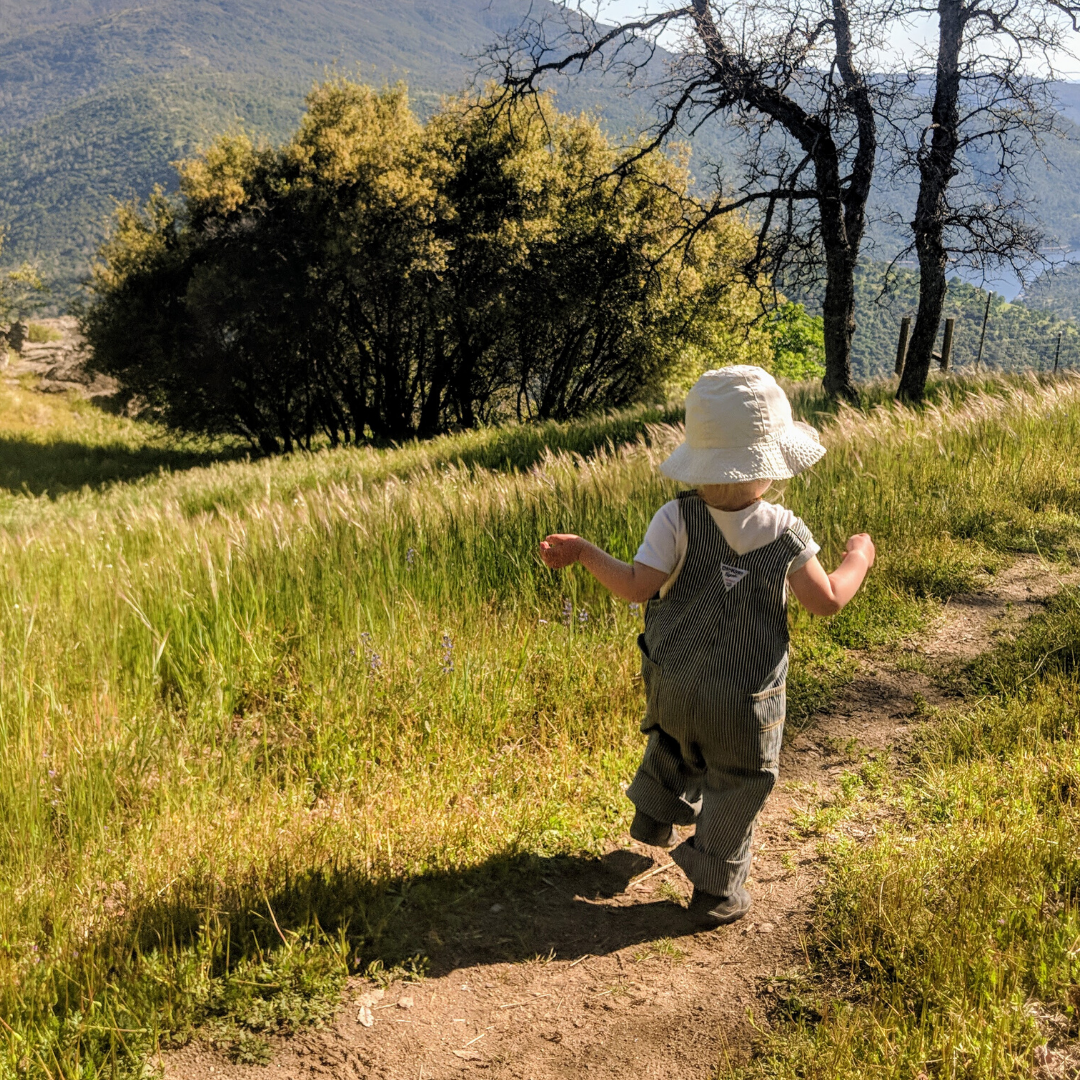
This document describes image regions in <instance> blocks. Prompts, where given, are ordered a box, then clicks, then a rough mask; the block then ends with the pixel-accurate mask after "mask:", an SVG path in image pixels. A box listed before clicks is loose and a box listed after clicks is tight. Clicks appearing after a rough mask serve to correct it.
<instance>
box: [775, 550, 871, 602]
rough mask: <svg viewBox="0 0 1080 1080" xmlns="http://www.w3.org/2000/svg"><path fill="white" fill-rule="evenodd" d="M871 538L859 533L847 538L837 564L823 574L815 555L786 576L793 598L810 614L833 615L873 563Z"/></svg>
mask: <svg viewBox="0 0 1080 1080" xmlns="http://www.w3.org/2000/svg"><path fill="white" fill-rule="evenodd" d="M874 556H875V551H874V542H873V541H872V540H871V539H870V537H869V535H867V534H866V533H859V535H858V536H853V537H852V538H851V539H850V540H849V541H848V542H847V550H846V551H845V552H844V555H843V559H842V561H841V563H840V565H839V566H838V567H837V568H836V569H835V570H834V571H833V572H832V573H831V574H829V575H827V576H826V574H825V570H824V568H823V567H822V565H821V563H819V562H818V560H817V556H816V555H815V556H814V558H812V559H811V560H810V561H809V562H808V563H807V564H806V565H805V566H802V567H800V568H799V569H798V570H796V571H795V573H794V574H792V575H791V576H790V577H789V578H788V582H789V583H790V585H791V591H792V592H793V593H794V594H795V598H796V599H797V600H798V601H799V603H800V604H802V606H803V607H804V608H806V610H807V611H809V612H810V614H811V615H835V614H836V613H837V612H838V611H839V610H840V609H841V608H842V607H843V606H844V605H845V604H846V603H847V602H848V601H849V600H850V599H851V598H852V597H853V596H854V595H855V594H856V593H857V592H858V591H859V586H860V585H861V584H862V583H863V578H865V577H866V573H867V571H868V570H869V569H870V567H871V566H873V565H874Z"/></svg>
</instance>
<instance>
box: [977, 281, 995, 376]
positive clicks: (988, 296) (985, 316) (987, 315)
mask: <svg viewBox="0 0 1080 1080" xmlns="http://www.w3.org/2000/svg"><path fill="white" fill-rule="evenodd" d="M993 299H994V294H993V293H987V294H986V310H985V311H984V312H983V325H982V334H981V335H980V336H979V355H978V356H976V357H975V370H976V371H978V370H979V361H980V360H981V359H982V353H983V346H984V345H985V344H986V320H987V319H989V318H990V301H991V300H993Z"/></svg>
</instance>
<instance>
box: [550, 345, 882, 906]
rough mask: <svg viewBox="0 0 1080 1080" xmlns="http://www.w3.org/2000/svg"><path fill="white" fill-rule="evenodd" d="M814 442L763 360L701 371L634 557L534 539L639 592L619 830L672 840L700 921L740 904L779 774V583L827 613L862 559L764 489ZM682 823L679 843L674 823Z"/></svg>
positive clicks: (868, 562) (556, 538)
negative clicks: (637, 760)
mask: <svg viewBox="0 0 1080 1080" xmlns="http://www.w3.org/2000/svg"><path fill="white" fill-rule="evenodd" d="M824 453H825V448H824V447H823V446H822V445H821V443H820V442H819V441H818V438H817V432H815V431H814V429H813V428H811V427H810V426H809V425H807V424H803V423H799V422H797V421H794V420H793V419H792V415H791V406H790V404H789V403H788V400H787V397H786V396H785V394H784V392H783V390H782V389H781V388H780V387H779V386H778V385H777V383H776V381H775V380H774V379H773V378H772V376H771V375H769V374H768V373H767V372H765V371H763V370H762V369H761V368H757V367H749V366H737V367H728V368H722V369H720V370H719V371H708V372H706V373H705V374H704V375H703V376H702V377H701V378H700V379H699V380H698V381H697V383H696V384H695V385H694V387H693V389H692V390H691V391H690V393H689V394H688V396H687V399H686V438H685V441H684V442H683V443H682V445H681V446H679V447H678V449H676V451H675V452H674V453H673V454H672V455H671V456H670V457H669V458H668V459H667V460H666V461H665V462H664V463H663V465H661V466H660V468H661V471H662V472H663V473H664V474H665V475H666V476H669V477H671V478H672V479H673V480H680V481H682V482H684V483H686V484H692V485H694V487H695V490H692V491H686V492H683V493H682V494H680V495H679V497H678V498H677V499H674V500H672V501H671V502H669V503H667V504H666V505H664V506H662V507H661V508H660V510H659V511H657V513H656V516H655V517H654V518H653V520H652V523H651V524H650V526H649V529H648V531H647V532H646V534H645V539H644V542H643V543H642V545H641V547H640V549H639V550H638V553H637V556H636V557H635V559H634V563H633V565H628V564H627V563H624V562H620V561H619V560H618V559H614V558H612V557H611V556H610V555H608V554H607V553H606V552H604V551H602V550H601V549H600V548H598V547H596V546H595V545H593V544H590V543H589V542H588V541H586V540H583V539H582V538H581V537H580V536H573V535H567V534H555V535H552V536H548V537H547V538H546V539H545V540H544V541H543V542H542V543H541V545H540V555H541V558H542V559H543V560H544V562H545V564H546V565H547V566H549V567H551V568H552V569H562V568H564V567H567V566H571V565H572V564H573V563H576V562H580V563H581V564H582V566H584V567H585V569H586V570H588V571H589V572H590V573H591V574H592V575H593V576H594V577H595V578H596V579H597V580H598V581H599V582H600V583H601V584H602V585H604V586H606V587H607V588H608V589H610V590H611V591H612V592H613V593H615V594H616V595H617V596H621V597H622V598H623V599H625V600H629V601H631V602H639V603H640V602H642V601H645V600H648V605H647V607H646V609H645V632H644V633H643V634H641V635H640V636H639V638H638V645H639V646H640V648H641V671H642V678H643V681H644V683H645V696H646V705H645V719H644V721H643V722H642V725H641V730H642V731H643V732H644V733H645V734H647V735H648V743H647V745H646V747H645V754H644V758H643V760H642V762H641V766H640V768H639V769H638V771H637V775H636V776H635V777H634V781H633V783H632V784H631V785H630V787H629V789H628V790H627V796H628V797H629V798H630V800H631V801H632V802H633V804H634V806H635V808H636V813H635V815H634V820H633V823H632V825H631V826H630V835H631V836H632V837H633V838H634V839H635V840H638V841H640V842H641V843H644V844H651V845H654V846H657V847H665V848H674V849H675V850H674V851H673V852H672V858H673V859H674V860H675V862H676V863H678V865H679V866H680V867H682V869H683V870H684V871H685V873H686V875H687V877H689V879H690V880H691V882H693V885H694V895H693V899H692V901H691V904H690V910H691V913H692V915H693V916H694V919H695V921H696V922H697V923H698V924H700V925H702V926H706V927H707V926H720V925H722V924H725V923H730V922H734V921H735V920H736V919H740V918H742V916H743V915H745V914H746V913H747V912H748V911H749V910H750V906H751V899H750V894H749V893H748V892H747V891H746V888H745V886H744V882H745V881H746V878H747V875H748V874H749V872H750V855H751V844H752V840H753V830H754V822H755V820H756V819H757V816H758V814H759V813H760V811H761V808H762V807H763V806H764V804H765V800H766V799H767V798H768V797H769V793H770V792H771V791H772V788H773V785H774V784H775V783H776V777H777V768H778V765H779V758H780V741H781V737H782V735H783V730H784V715H785V710H786V704H787V701H786V692H785V688H786V681H787V669H788V626H787V590H788V586H789V585H790V587H791V591H792V592H793V593H794V594H795V596H796V598H797V599H798V601H799V603H801V604H802V605H803V607H804V608H806V609H807V610H808V611H809V612H810V613H811V614H814V615H833V614H835V613H836V612H838V611H839V610H840V609H841V608H842V607H843V606H844V605H845V604H846V603H847V602H848V601H849V600H850V599H851V598H852V597H853V596H854V595H855V593H856V592H857V591H858V589H859V586H860V585H861V584H862V582H863V579H864V578H865V576H866V573H867V571H868V570H869V569H870V567H871V566H873V564H874V545H873V543H872V542H871V540H870V537H869V536H868V535H866V534H865V533H863V534H860V535H858V536H853V537H852V538H851V539H850V540H849V541H848V542H847V550H846V551H845V553H844V557H843V560H842V562H841V564H840V567H839V568H838V569H837V570H835V571H834V572H833V573H832V574H829V575H826V573H825V571H824V570H823V569H822V567H821V564H820V563H819V562H818V559H817V553H818V551H819V550H820V548H819V547H818V545H817V544H816V543H814V539H813V537H812V536H811V534H810V530H809V529H808V528H807V527H806V525H805V524H804V523H803V522H802V521H800V520H799V519H798V518H797V517H796V516H795V515H794V514H793V513H792V512H791V511H790V510H787V509H785V508H784V507H782V506H777V505H774V504H772V503H768V502H764V501H763V500H762V495H764V494H765V492H766V491H767V490H768V488H769V487H770V485H771V483H772V481H774V480H783V479H787V478H789V477H792V476H795V475H797V474H798V473H800V472H803V471H804V470H805V469H808V468H810V466H812V465H813V464H814V463H815V462H817V461H818V460H820V458H821V457H822V455H823V454H824ZM691 824H693V825H695V826H696V827H695V831H694V835H693V836H692V837H691V838H689V839H687V840H685V841H683V840H682V838H681V837H680V836H679V833H678V830H677V828H676V826H682V825H691Z"/></svg>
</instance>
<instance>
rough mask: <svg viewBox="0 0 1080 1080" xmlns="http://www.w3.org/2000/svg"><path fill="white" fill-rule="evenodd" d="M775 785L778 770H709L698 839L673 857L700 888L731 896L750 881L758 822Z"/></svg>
mask: <svg viewBox="0 0 1080 1080" xmlns="http://www.w3.org/2000/svg"><path fill="white" fill-rule="evenodd" d="M775 783H776V770H775V769H758V770H742V769H740V770H735V771H729V772H720V771H719V770H714V769H710V770H709V772H708V775H707V776H706V782H705V787H704V791H703V792H702V805H701V814H700V815H699V816H698V820H697V829H696V830H695V833H694V836H693V837H691V838H690V839H689V840H688V841H687V842H686V843H685V844H683V845H682V846H681V847H678V848H676V849H675V851H673V852H672V856H671V857H672V858H673V859H674V860H675V862H677V863H678V864H679V866H681V867H682V869H683V871H684V872H685V873H686V876H687V877H688V878H689V879H690V880H691V881H692V882H693V883H694V885H695V886H697V888H699V889H701V890H702V891H703V892H707V893H711V894H712V895H713V896H730V895H731V894H732V893H733V892H734V891H735V890H736V889H737V888H738V887H739V886H740V885H742V883H743V882H744V881H745V880H746V878H747V876H748V875H749V873H750V855H751V850H750V849H751V844H752V842H753V838H754V822H755V820H756V819H757V816H758V814H759V813H760V812H761V808H762V807H763V806H764V805H765V800H766V799H768V797H769V793H770V792H771V791H772V789H773V785H774V784H775Z"/></svg>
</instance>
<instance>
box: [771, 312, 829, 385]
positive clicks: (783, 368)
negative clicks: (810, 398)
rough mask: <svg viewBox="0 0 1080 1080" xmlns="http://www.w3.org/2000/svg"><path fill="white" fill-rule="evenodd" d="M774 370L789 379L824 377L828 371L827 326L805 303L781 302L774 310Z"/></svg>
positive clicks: (772, 326)
mask: <svg viewBox="0 0 1080 1080" xmlns="http://www.w3.org/2000/svg"><path fill="white" fill-rule="evenodd" d="M768 332H769V337H770V339H771V341H772V349H773V360H772V373H773V374H774V375H777V376H780V377H782V378H785V379H800V380H801V379H820V378H821V377H822V376H823V375H824V374H825V327H824V323H823V320H822V319H821V317H820V316H815V315H808V314H807V311H806V308H805V307H803V305H802V304H795V303H790V302H789V303H785V304H781V305H780V306H779V307H778V308H777V309H776V310H775V311H773V312H772V313H770V315H769V321H768Z"/></svg>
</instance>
